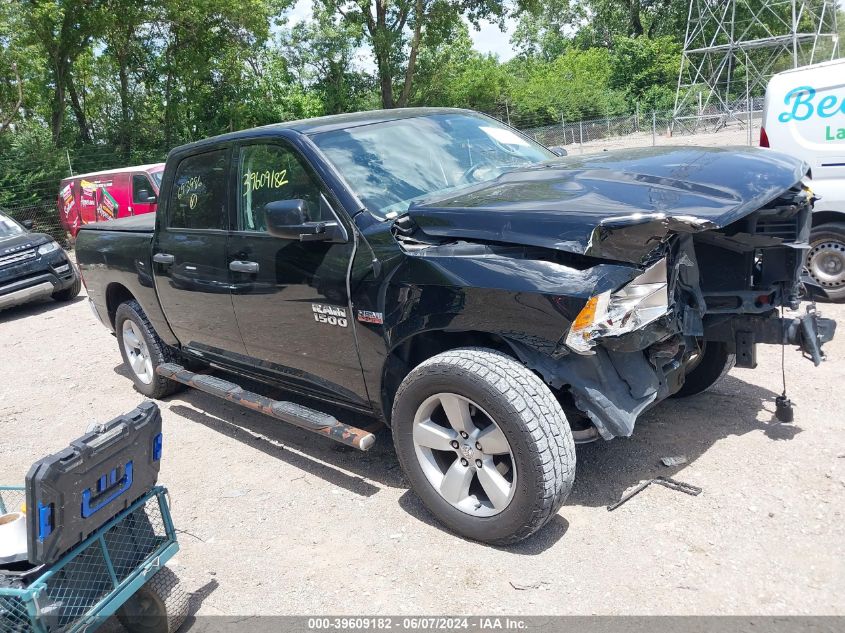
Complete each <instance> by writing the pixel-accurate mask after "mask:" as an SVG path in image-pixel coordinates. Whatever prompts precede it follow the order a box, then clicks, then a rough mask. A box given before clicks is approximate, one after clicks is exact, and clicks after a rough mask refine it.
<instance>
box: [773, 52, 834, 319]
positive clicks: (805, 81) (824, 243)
mask: <svg viewBox="0 0 845 633" xmlns="http://www.w3.org/2000/svg"><path fill="white" fill-rule="evenodd" d="M760 145H761V146H762V147H771V148H772V149H776V150H778V151H781V152H785V153H787V154H790V155H792V156H797V157H799V158H802V159H804V160H805V161H807V163H809V164H810V167H811V168H812V172H811V177H812V182H810V183H809V185H810V187H811V188H812V190H813V192H814V193H815V194H816V195H817V196H818V197H819V198H820V200H818V202H816V208H815V213H814V214H813V232H812V234H811V236H810V245H811V248H810V252H809V254H808V259H807V269H808V270H809V271H810V275H811V276H812V277H813V278H814V279H815V280H816V282H817V283H819V284H820V285H821V286H822V287H823V288H824V289H825V290H826V291H827V294H828V296H829V297H830V299H831V300H833V301H837V302H843V301H845V59H839V60H835V61H831V62H825V63H823V64H814V65H812V66H804V67H803V68H796V69H794V70H787V71H785V72H782V73H778V74H777V75H775V76H773V77H772V79H771V81H769V85H768V88H767V89H766V104H765V106H764V107H763V125H762V128H761V129H760Z"/></svg>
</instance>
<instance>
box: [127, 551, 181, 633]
mask: <svg viewBox="0 0 845 633" xmlns="http://www.w3.org/2000/svg"><path fill="white" fill-rule="evenodd" d="M187 617H188V594H187V593H185V592H184V591H183V590H182V588H181V587H180V586H179V577H178V576H177V575H176V574H174V573H173V572H172V571H170V570H169V569H168V568H167V567H163V568H162V569H161V570H159V571H158V572H157V573H156V574H155V575H154V576H153V577H152V578H150V579H149V580H148V581H147V584H145V585H144V586H143V587H141V588H140V589H139V590H138V591H136V592H135V594H134V595H133V596H132V597H131V598H129V600H127V601H126V603H125V604H124V605H123V606H122V607H120V609H118V610H117V619H118V621H120V623H121V624H122V625H123V628H125V629H126V630H127V631H129V633H176V631H177V630H178V629H179V627H180V626H182V623H183V622H184V621H185V618H187Z"/></svg>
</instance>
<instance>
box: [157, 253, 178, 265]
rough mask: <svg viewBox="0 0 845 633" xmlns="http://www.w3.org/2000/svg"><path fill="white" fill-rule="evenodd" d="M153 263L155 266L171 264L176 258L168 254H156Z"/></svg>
mask: <svg viewBox="0 0 845 633" xmlns="http://www.w3.org/2000/svg"><path fill="white" fill-rule="evenodd" d="M153 261H154V262H155V263H156V264H172V263H173V262H175V261H176V258H175V257H174V256H173V255H171V254H170V253H156V254H155V255H153Z"/></svg>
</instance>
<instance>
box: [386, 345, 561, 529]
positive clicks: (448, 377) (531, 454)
mask: <svg viewBox="0 0 845 633" xmlns="http://www.w3.org/2000/svg"><path fill="white" fill-rule="evenodd" d="M392 420H393V436H394V443H395V445H396V452H397V454H398V456H399V461H400V463H401V464H402V467H403V469H404V470H405V473H406V474H407V476H408V478H409V479H410V482H411V486H412V488H413V489H414V491H415V492H416V493H417V495H418V496H419V497H420V499H421V500H422V501H423V503H424V504H425V505H426V506H427V507H428V509H429V510H431V512H432V513H433V514H434V515H435V516H436V517H437V518H438V519H439V520H440V521H441V522H442V523H444V524H445V525H446V526H447V527H448V528H450V529H451V530H453V531H455V532H457V533H458V534H461V535H463V536H466V537H468V538H471V539H475V540H478V541H485V542H488V543H493V544H497V545H501V544H508V543H514V542H516V541H519V540H522V539H524V538H526V537H527V536H530V535H531V534H533V533H534V532H536V531H537V530H538V529H540V528H541V527H542V526H543V525H545V524H546V523H547V522H548V521H549V520H550V519H551V518H552V517H553V516H554V515H555V514H556V513H557V511H558V509H559V508H560V506H561V505H562V504H563V502H564V501H565V499H566V497H567V496H568V495H569V491H570V490H571V488H572V483H573V480H574V478H575V444H574V442H573V441H572V433H571V431H570V428H569V424H568V422H567V420H566V416H565V415H564V413H563V410H562V409H561V408H560V404H559V403H558V401H557V400H556V399H555V398H554V396H553V394H552V393H551V391H550V390H549V388H548V387H547V386H546V385H545V384H544V383H543V381H542V380H540V378H538V377H537V376H536V375H535V374H534V373H532V372H531V371H530V370H529V369H527V368H526V367H525V366H524V365H522V364H521V363H519V362H517V361H516V360H514V359H513V358H511V357H509V356H506V355H505V354H501V353H499V352H496V351H493V350H489V349H483V348H462V349H456V350H452V351H448V352H444V353H442V354H438V355H437V356H434V357H433V358H430V359H429V360H427V361H425V362H423V363H422V364H420V365H419V366H418V367H417V368H416V369H414V370H413V371H412V372H411V373H410V374H408V376H407V377H406V378H405V380H403V381H402V384H401V385H400V387H399V390H398V391H397V393H396V400H395V402H394V406H393V416H392Z"/></svg>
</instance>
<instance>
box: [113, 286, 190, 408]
mask: <svg viewBox="0 0 845 633" xmlns="http://www.w3.org/2000/svg"><path fill="white" fill-rule="evenodd" d="M114 328H115V332H116V334H117V345H118V347H119V348H120V355H121V356H123V362H124V363H125V364H126V366H127V367H128V368H129V373H130V374H131V375H132V382H134V383H135V389H137V390H138V391H140V392H141V393H142V394H144V395H145V396H147V397H148V398H164V397H165V396H169V395H170V394H172V393H175V392H176V391H178V390H179V389H181V387H182V385H181V384H180V383H178V382H174V381H173V380H168V379H167V378H163V377H161V376H159V375H158V374H156V373H155V370H156V368H157V367H158V366H159V365H161V364H162V363H172V362H178V361H177V354H176V350H174V349H173V348H172V347H170V346H169V345H166V344H165V343H164V342H163V341H162V340H161V339H160V338H159V337H158V334H156V331H155V330H154V329H153V326H152V325H150V322H149V320H148V319H147V315H146V314H144V310H143V309H142V308H141V306H140V304H139V303H138V302H137V301H135V300H134V299H133V300H131V301H126V302H125V303H121V304H120V305H119V306H117V312H116V313H115V317H114Z"/></svg>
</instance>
